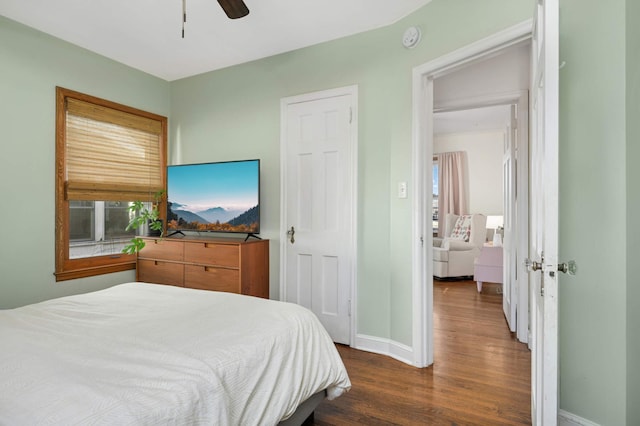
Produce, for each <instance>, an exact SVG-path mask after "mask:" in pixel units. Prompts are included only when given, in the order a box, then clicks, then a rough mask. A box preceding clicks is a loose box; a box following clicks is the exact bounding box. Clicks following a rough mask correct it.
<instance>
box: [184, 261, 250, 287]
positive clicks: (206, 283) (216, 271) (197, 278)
mask: <svg viewBox="0 0 640 426" xmlns="http://www.w3.org/2000/svg"><path fill="white" fill-rule="evenodd" d="M184 281H185V287H189V288H198V289H201V290H215V291H226V292H229V293H240V271H238V270H237V269H226V268H215V267H212V266H206V267H205V266H196V265H186V266H185V273H184Z"/></svg>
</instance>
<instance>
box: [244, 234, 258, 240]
mask: <svg viewBox="0 0 640 426" xmlns="http://www.w3.org/2000/svg"><path fill="white" fill-rule="evenodd" d="M251 237H253V238H257V239H258V240H261V239H262V238H260V237H258V236H257V235H256V234H252V233H248V234H247V238H245V239H244V240H245V241H247V240H248V239H249V238H251Z"/></svg>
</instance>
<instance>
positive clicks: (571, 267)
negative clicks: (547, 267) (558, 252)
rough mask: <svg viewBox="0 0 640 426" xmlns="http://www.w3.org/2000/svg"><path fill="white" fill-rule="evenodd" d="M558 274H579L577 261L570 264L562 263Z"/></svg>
mask: <svg viewBox="0 0 640 426" xmlns="http://www.w3.org/2000/svg"><path fill="white" fill-rule="evenodd" d="M558 272H562V273H565V274H569V275H575V274H576V272H578V265H577V264H576V261H575V260H570V261H568V262H564V263H560V264H559V265H558Z"/></svg>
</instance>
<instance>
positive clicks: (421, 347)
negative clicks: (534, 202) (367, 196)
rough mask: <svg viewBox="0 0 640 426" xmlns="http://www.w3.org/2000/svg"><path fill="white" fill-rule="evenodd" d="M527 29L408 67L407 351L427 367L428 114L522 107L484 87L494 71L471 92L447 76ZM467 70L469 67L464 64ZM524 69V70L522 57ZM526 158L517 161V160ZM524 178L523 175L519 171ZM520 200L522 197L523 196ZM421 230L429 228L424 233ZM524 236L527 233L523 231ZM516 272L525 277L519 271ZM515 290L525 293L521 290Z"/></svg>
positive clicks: (524, 36)
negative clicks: (445, 92) (411, 234)
mask: <svg viewBox="0 0 640 426" xmlns="http://www.w3.org/2000/svg"><path fill="white" fill-rule="evenodd" d="M531 28H532V21H531V20H529V21H526V22H523V23H522V24H519V25H516V26H514V27H511V28H508V29H507V30H505V31H502V32H500V33H497V34H495V35H493V36H490V37H488V38H486V39H482V40H480V41H478V42H476V43H473V44H471V45H469V46H467V47H465V48H463V49H460V50H458V51H455V52H453V53H451V54H449V55H446V56H445V57H442V58H439V59H437V60H434V61H432V62H429V63H427V64H425V65H423V66H421V67H417V68H415V69H414V72H413V87H414V108H413V121H414V123H415V126H414V138H413V158H414V170H415V173H414V190H415V204H414V208H413V211H414V217H413V229H414V230H415V231H416V232H415V235H416V236H417V239H416V240H415V241H414V244H413V276H414V282H413V307H414V311H413V312H414V319H413V337H414V339H413V342H414V345H413V354H414V364H415V365H416V366H427V365H431V364H432V363H433V327H432V324H433V321H432V315H433V314H432V313H433V277H432V275H431V274H432V264H433V254H432V250H431V247H432V245H433V237H432V233H431V232H430V231H431V229H432V220H431V215H430V214H425V212H428V211H430V207H431V206H432V202H433V196H432V194H431V191H427V190H426V189H427V188H429V189H430V188H431V179H432V162H431V161H425V159H431V158H433V115H434V113H435V112H436V111H437V110H456V109H464V108H472V107H474V106H483V105H484V106H487V105H500V104H513V103H519V102H523V100H524V105H525V106H526V105H527V102H528V101H527V100H526V99H527V98H526V96H523V90H513V89H512V90H506V91H505V89H504V88H503V89H502V90H499V89H498V90H495V89H494V90H491V89H490V86H491V84H493V83H495V82H500V81H502V80H506V79H505V78H504V75H503V74H501V73H500V72H497V73H496V72H495V70H494V73H493V74H489V75H490V76H491V75H492V76H493V80H491V79H489V80H487V81H489V83H487V84H485V85H483V86H482V87H480V89H481V90H480V91H478V90H477V89H476V90H475V91H474V89H473V88H472V87H471V86H470V85H469V84H468V83H467V84H460V83H459V82H457V83H456V82H455V79H454V78H453V76H454V75H455V74H454V73H456V72H457V71H461V70H464V68H465V67H467V65H469V64H472V63H473V64H474V65H475V64H478V66H480V67H482V66H486V65H487V64H488V63H489V61H488V60H489V59H494V58H498V57H499V56H500V54H501V53H504V52H505V51H506V50H507V49H508V48H512V47H516V46H522V45H523V44H526V43H529V42H530V39H531ZM525 50H526V51H527V57H528V52H529V50H528V49H526V48H525ZM467 69H469V68H468V67H467ZM526 70H529V62H528V61H527V64H526ZM461 74H463V72H462V73H461ZM436 79H439V83H440V84H439V86H440V87H438V86H436V84H434V81H435V80H436ZM522 79H523V85H524V88H525V90H524V93H526V88H528V85H529V78H528V75H527V76H523V78H522ZM491 82H493V83H491ZM447 87H452V88H453V89H452V93H454V94H453V95H451V96H449V97H447V98H442V97H441V96H440V95H441V93H442V92H441V90H442V89H444V88H447ZM455 90H457V91H455ZM523 110H527V111H528V108H527V107H525V108H524V109H523ZM520 131H522V132H525V134H527V133H528V128H525V126H522V128H521V130H520ZM527 162H528V159H527ZM527 162H522V164H526V163H527ZM523 169H525V168H524V167H520V168H519V169H518V173H519V176H520V173H522V172H524V171H525V170H523ZM525 176H527V175H526V174H525ZM522 182H523V181H522V180H520V181H519V184H520V185H521V184H522ZM525 186H526V185H525ZM522 198H523V200H524V198H525V197H522ZM521 211H528V210H526V209H525V210H521ZM427 230H428V231H429V232H426V231H427ZM525 235H528V234H527V233H525ZM527 249H528V247H527ZM522 253H527V250H523V251H522ZM522 275H523V276H525V277H526V274H525V273H523V274H522ZM520 293H525V294H526V293H527V292H526V291H525V292H520ZM520 296H521V294H519V295H518V297H520ZM520 306H522V307H525V306H526V307H527V309H528V304H522V305H520ZM522 310H524V309H521V311H522ZM527 317H528V312H527ZM525 334H526V333H525Z"/></svg>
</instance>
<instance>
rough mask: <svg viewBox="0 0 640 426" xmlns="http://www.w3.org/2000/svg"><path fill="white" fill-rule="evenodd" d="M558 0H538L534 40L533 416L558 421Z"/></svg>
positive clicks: (547, 421) (546, 425) (536, 421)
mask: <svg viewBox="0 0 640 426" xmlns="http://www.w3.org/2000/svg"><path fill="white" fill-rule="evenodd" d="M558 14H559V10H558V0H538V1H537V4H536V16H535V17H534V19H535V22H534V30H533V44H532V56H533V58H532V61H533V62H532V65H533V69H532V71H533V72H532V79H533V80H532V85H531V92H532V93H531V94H532V105H531V107H532V114H531V118H532V127H531V130H532V138H531V179H532V180H531V204H530V208H531V238H530V245H531V246H530V250H529V259H527V264H528V266H529V270H530V272H529V279H530V285H529V288H530V292H531V294H530V300H531V338H532V339H531V340H532V354H531V356H532V359H531V408H532V412H531V420H532V423H533V424H534V425H544V426H553V425H556V424H557V422H558V279H557V275H558V67H559V61H558Z"/></svg>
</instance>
